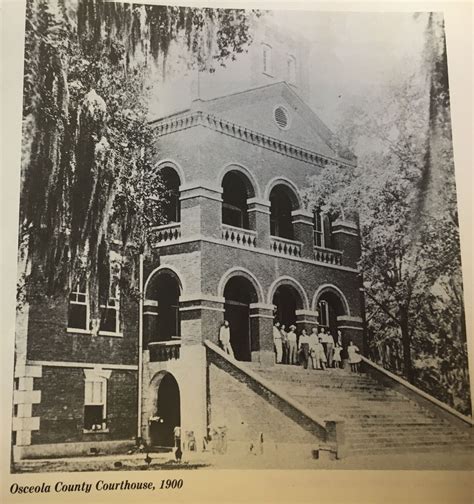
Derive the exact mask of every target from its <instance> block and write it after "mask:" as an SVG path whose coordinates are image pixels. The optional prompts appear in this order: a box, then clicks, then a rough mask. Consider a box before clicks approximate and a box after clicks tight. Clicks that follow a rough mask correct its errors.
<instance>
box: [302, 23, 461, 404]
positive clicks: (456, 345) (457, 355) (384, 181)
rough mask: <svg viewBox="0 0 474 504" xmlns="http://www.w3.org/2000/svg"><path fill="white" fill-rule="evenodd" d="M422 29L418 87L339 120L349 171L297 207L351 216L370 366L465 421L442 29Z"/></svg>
mask: <svg viewBox="0 0 474 504" xmlns="http://www.w3.org/2000/svg"><path fill="white" fill-rule="evenodd" d="M426 30H427V31H426V40H427V42H426V49H425V54H424V55H423V65H424V66H423V67H422V70H424V71H425V74H424V75H423V78H421V79H420V75H413V76H412V77H411V78H410V79H409V80H407V81H406V82H393V83H392V85H391V87H390V88H389V89H388V90H387V91H385V92H383V93H382V94H381V96H380V97H379V99H377V97H371V100H370V102H369V101H368V100H361V102H360V103H359V104H354V106H353V107H352V108H351V109H350V110H348V111H347V116H346V117H344V118H343V119H342V121H341V128H340V130H339V131H338V133H339V135H340V136H341V138H344V140H345V141H346V142H347V144H348V145H350V146H351V147H352V148H353V149H355V150H356V151H357V154H358V155H359V163H358V167H357V168H355V169H350V168H345V167H340V166H336V165H330V166H328V167H325V168H324V169H323V170H322V171H321V173H320V174H319V175H317V176H316V177H313V178H312V179H311V180H310V181H309V185H310V189H309V190H308V192H307V195H306V201H307V204H308V205H309V206H313V207H318V206H319V207H321V206H322V207H323V209H324V210H325V211H327V212H330V213H337V214H339V215H341V216H342V217H344V213H346V214H347V213H351V212H353V213H357V214H358V215H359V224H360V233H361V239H362V256H361V260H360V268H361V272H362V275H363V279H364V287H365V292H366V303H367V307H366V311H367V321H368V337H369V342H368V343H369V347H370V351H371V353H372V357H373V358H375V359H377V360H379V361H380V362H381V363H383V364H384V365H385V366H387V367H389V368H391V369H392V370H393V371H395V372H399V373H403V374H404V375H405V376H406V377H407V378H408V379H409V380H410V381H411V382H413V383H415V384H417V385H418V386H420V387H421V388H424V389H425V390H427V391H428V392H430V393H432V394H434V395H435V396H437V397H439V398H440V399H441V400H444V401H446V402H448V403H450V404H451V405H453V406H455V407H457V408H458V409H460V410H461V411H462V412H464V413H468V414H470V401H469V380H468V376H467V350H466V345H465V341H466V335H465V325H464V312H463V297H462V277H461V263H460V250H459V227H458V221H457V206H456V191H455V181H454V166H453V153H452V139H451V122H450V113H449V90H448V87H447V66H446V50H445V46H444V30H443V26H442V21H440V19H439V18H437V17H435V16H434V15H432V14H431V15H429V17H428V19H427V29H426ZM346 217H347V215H346Z"/></svg>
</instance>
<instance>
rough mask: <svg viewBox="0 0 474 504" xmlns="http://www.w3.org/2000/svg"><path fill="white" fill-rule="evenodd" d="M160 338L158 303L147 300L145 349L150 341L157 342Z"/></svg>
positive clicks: (144, 309) (144, 323) (145, 304)
mask: <svg viewBox="0 0 474 504" xmlns="http://www.w3.org/2000/svg"><path fill="white" fill-rule="evenodd" d="M157 336H158V301H155V300H153V299H145V300H144V302H143V349H144V350H146V349H147V348H148V343H150V341H157Z"/></svg>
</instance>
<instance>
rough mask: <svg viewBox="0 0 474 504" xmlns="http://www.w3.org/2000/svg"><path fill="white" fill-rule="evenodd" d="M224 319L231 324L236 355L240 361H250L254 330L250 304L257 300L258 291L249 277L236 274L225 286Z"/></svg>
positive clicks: (231, 335) (233, 347) (232, 344)
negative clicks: (251, 322) (251, 323)
mask: <svg viewBox="0 0 474 504" xmlns="http://www.w3.org/2000/svg"><path fill="white" fill-rule="evenodd" d="M224 298H225V304H224V309H225V313H224V319H225V320H227V321H228V322H229V326H230V344H231V346H232V350H233V351H234V356H235V358H236V359H237V360H240V361H250V360H251V354H252V330H251V325H250V304H251V303H256V302H257V293H256V291H255V288H254V286H253V285H252V283H251V282H250V280H248V279H247V278H244V277H241V276H234V277H232V278H230V279H229V281H228V282H227V283H226V285H225V288H224Z"/></svg>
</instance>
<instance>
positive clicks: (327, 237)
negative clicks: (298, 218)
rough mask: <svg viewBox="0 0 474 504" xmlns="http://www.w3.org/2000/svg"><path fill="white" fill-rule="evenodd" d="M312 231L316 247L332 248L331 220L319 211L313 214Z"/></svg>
mask: <svg viewBox="0 0 474 504" xmlns="http://www.w3.org/2000/svg"><path fill="white" fill-rule="evenodd" d="M313 230H314V244H315V246H316V247H323V248H332V236H331V219H330V218H329V215H327V214H325V213H323V212H322V211H321V210H320V209H317V210H315V211H314V212H313Z"/></svg>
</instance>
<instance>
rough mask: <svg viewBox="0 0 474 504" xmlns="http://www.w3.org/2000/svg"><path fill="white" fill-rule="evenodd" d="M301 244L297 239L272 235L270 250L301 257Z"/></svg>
mask: <svg viewBox="0 0 474 504" xmlns="http://www.w3.org/2000/svg"><path fill="white" fill-rule="evenodd" d="M301 246H302V243H301V242H298V241H295V240H288V239H287V238H280V237H279V236H271V237H270V250H272V251H273V252H276V253H277V254H281V255H286V256H290V257H301Z"/></svg>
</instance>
